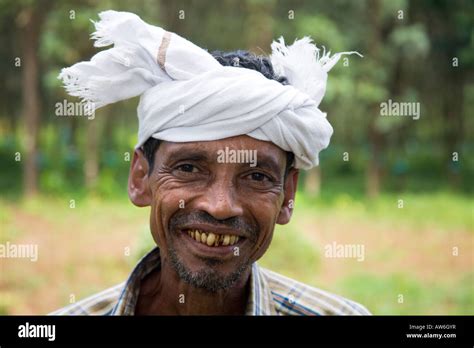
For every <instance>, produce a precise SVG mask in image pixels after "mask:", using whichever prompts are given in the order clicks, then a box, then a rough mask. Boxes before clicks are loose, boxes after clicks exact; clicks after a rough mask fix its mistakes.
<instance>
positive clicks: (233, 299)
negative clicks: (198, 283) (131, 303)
mask: <svg viewBox="0 0 474 348" xmlns="http://www.w3.org/2000/svg"><path fill="white" fill-rule="evenodd" d="M250 270H251V268H249V269H248V270H247V271H246V272H245V273H244V274H243V276H242V277H241V280H239V281H238V282H237V283H236V284H235V285H234V286H232V287H230V288H228V289H224V290H218V291H216V292H211V291H208V290H205V289H201V288H196V287H194V286H192V285H190V284H188V283H186V282H184V281H183V280H182V279H180V278H179V276H178V275H177V273H176V271H175V270H174V269H172V267H171V265H170V264H169V263H168V262H163V263H162V267H161V269H156V270H154V271H152V272H151V273H150V274H149V275H147V276H146V277H145V279H143V280H142V282H141V285H140V293H139V296H138V300H137V305H136V307H135V314H136V315H243V314H245V309H246V306H247V302H248V296H249V292H250V291H249V289H250V286H249V285H250V284H249V279H250Z"/></svg>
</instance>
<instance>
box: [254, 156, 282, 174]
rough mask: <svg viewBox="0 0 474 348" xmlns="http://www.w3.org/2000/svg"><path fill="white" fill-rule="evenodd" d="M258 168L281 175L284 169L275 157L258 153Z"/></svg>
mask: <svg viewBox="0 0 474 348" xmlns="http://www.w3.org/2000/svg"><path fill="white" fill-rule="evenodd" d="M257 167H258V168H266V169H268V170H270V171H273V172H274V173H278V174H281V172H282V168H281V167H280V165H279V164H278V161H277V160H276V159H275V158H274V157H273V156H268V155H265V154H261V153H260V152H257Z"/></svg>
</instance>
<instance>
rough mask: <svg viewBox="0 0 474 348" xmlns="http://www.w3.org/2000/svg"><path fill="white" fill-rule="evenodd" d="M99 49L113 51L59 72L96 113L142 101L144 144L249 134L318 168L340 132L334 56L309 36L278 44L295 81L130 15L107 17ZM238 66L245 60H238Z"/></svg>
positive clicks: (278, 56)
mask: <svg viewBox="0 0 474 348" xmlns="http://www.w3.org/2000/svg"><path fill="white" fill-rule="evenodd" d="M99 17H100V19H101V20H100V21H99V22H96V23H95V27H96V32H95V33H94V34H93V35H92V38H93V39H95V40H96V41H95V44H94V45H95V46H96V47H103V46H109V45H111V44H113V45H114V47H113V48H110V49H107V50H105V51H101V52H99V53H97V54H96V55H95V56H94V57H92V59H91V60H90V61H89V62H80V63H77V64H75V65H73V66H71V67H69V68H65V69H63V70H62V71H61V74H60V75H59V78H60V79H62V81H63V83H64V86H65V88H66V90H67V92H68V93H69V94H70V95H73V96H77V97H80V98H81V99H82V101H83V102H88V103H92V104H93V105H94V107H95V108H100V107H102V106H104V105H107V104H111V103H115V102H117V101H120V100H124V99H129V98H132V97H135V96H138V95H140V96H141V97H140V103H139V105H138V122H139V124H138V143H137V145H136V148H138V147H140V146H142V145H143V144H144V143H145V141H146V140H147V139H148V138H150V137H153V138H156V139H162V140H166V141H172V142H190V141H208V140H218V139H224V138H228V137H232V136H237V135H243V134H246V135H248V136H250V137H252V138H255V139H259V140H264V141H270V142H272V143H274V144H275V145H277V146H279V147H280V148H281V149H283V150H285V151H291V152H293V153H294V154H295V167H296V168H302V169H309V168H311V167H313V166H315V165H318V154H319V152H320V151H321V150H323V149H325V148H326V147H327V146H328V145H329V139H330V137H331V135H332V132H333V129H332V127H331V125H330V124H329V122H328V121H327V119H326V114H325V113H323V112H321V111H320V110H319V109H318V106H319V103H320V102H321V99H322V98H323V96H324V93H325V90H326V80H327V72H328V71H329V70H330V69H331V68H332V67H333V66H334V65H335V64H336V63H337V61H338V60H339V58H340V57H341V55H342V54H352V53H357V52H342V53H337V54H335V55H333V56H332V57H330V53H329V52H328V53H325V52H323V54H322V56H320V54H319V49H318V48H317V47H316V46H315V45H314V44H313V43H312V42H311V39H309V38H307V37H305V38H303V39H301V40H297V41H295V43H294V44H293V45H291V46H285V43H284V41H283V39H282V38H280V40H279V42H273V44H272V54H271V56H270V59H271V62H272V65H273V67H274V70H275V72H276V73H277V74H278V75H279V76H284V77H286V78H287V80H288V82H289V84H290V85H286V86H284V85H282V84H281V83H279V82H277V81H274V80H270V79H268V78H266V77H264V76H263V75H262V74H261V73H260V72H257V71H255V70H251V69H243V68H239V67H238V66H230V67H224V66H222V65H221V64H220V63H219V62H218V61H217V60H216V59H215V58H214V57H213V56H212V55H211V54H209V53H208V52H207V51H205V50H203V49H201V48H200V47H198V46H196V45H194V44H193V43H191V42H189V41H187V40H186V39H184V38H182V37H180V36H179V35H177V34H174V33H170V32H167V31H165V30H164V29H162V28H159V27H156V26H152V25H149V24H147V23H145V22H144V21H142V20H141V19H140V18H139V17H138V16H137V15H135V14H133V13H128V12H116V11H105V12H102V13H100V14H99ZM236 63H237V64H238V62H236Z"/></svg>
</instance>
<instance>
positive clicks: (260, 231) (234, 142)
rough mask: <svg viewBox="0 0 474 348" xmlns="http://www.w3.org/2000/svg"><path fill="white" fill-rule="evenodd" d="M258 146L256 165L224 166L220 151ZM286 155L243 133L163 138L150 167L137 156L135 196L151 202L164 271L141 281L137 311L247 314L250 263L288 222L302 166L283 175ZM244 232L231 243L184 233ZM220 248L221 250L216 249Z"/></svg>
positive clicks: (131, 186)
mask: <svg viewBox="0 0 474 348" xmlns="http://www.w3.org/2000/svg"><path fill="white" fill-rule="evenodd" d="M225 147H228V148H229V149H233V150H242V149H244V150H257V166H256V167H251V166H250V165H249V164H248V163H219V161H218V160H217V158H218V155H217V154H218V151H219V150H222V149H224V148H225ZM285 166H286V153H285V152H284V151H283V150H281V149H280V148H279V147H277V146H275V145H274V144H272V143H270V142H264V141H259V140H256V139H253V138H250V137H248V136H245V135H242V136H237V137H233V138H227V139H222V140H217V141H207V142H189V143H172V142H166V141H163V142H162V143H161V144H160V146H159V148H158V150H157V151H156V153H155V163H154V166H153V168H152V170H151V172H150V173H149V169H150V168H149V164H148V162H147V160H146V158H145V157H144V155H143V153H142V152H141V150H137V151H135V153H134V157H133V161H132V164H131V169H130V176H129V183H128V191H129V197H130V199H131V201H132V202H133V203H134V204H135V205H137V206H140V207H144V206H150V207H151V213H150V230H151V233H152V236H153V239H154V240H155V242H156V243H157V245H159V247H160V252H161V261H162V267H161V270H159V271H158V270H157V271H155V272H152V273H151V274H150V275H149V276H147V277H146V278H145V280H144V281H142V284H141V288H140V295H139V300H138V303H137V306H136V314H171V315H174V314H221V315H225V314H243V313H244V312H245V306H246V303H247V298H248V291H249V277H250V273H251V264H252V263H253V262H255V261H257V260H258V259H259V258H261V257H262V255H263V254H264V253H265V252H266V250H267V249H268V247H269V245H270V242H271V240H272V236H273V230H274V227H275V224H277V223H278V224H286V223H288V222H289V221H290V218H291V214H292V209H291V206H292V205H291V204H290V203H291V202H292V201H294V196H295V191H296V186H297V181H298V171H297V170H295V169H291V170H290V171H289V173H288V175H287V177H286V179H284V172H285ZM194 228H198V229H202V230H205V231H209V232H215V233H224V234H233V235H238V236H239V237H240V240H239V242H238V243H237V244H236V245H234V246H232V247H216V248H212V247H207V246H204V245H201V244H199V243H198V242H196V241H194V240H192V238H190V237H189V236H188V235H187V234H186V233H185V231H187V230H188V229H194ZM216 249H220V251H216Z"/></svg>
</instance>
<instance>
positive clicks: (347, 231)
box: [0, 193, 474, 314]
mask: <svg viewBox="0 0 474 348" xmlns="http://www.w3.org/2000/svg"><path fill="white" fill-rule="evenodd" d="M400 197H401V198H400ZM71 199H75V208H71V207H70V200H71ZM398 199H403V200H404V207H403V208H402V209H399V208H398V207H397V203H398V201H397V200H398ZM472 209H473V205H472V200H470V199H468V198H467V197H465V196H462V195H458V194H450V193H434V194H416V195H415V194H403V196H400V195H395V194H391V195H382V196H381V197H380V198H378V199H376V200H367V199H356V198H354V197H353V196H349V195H345V194H333V195H330V197H328V196H327V193H326V194H324V193H323V195H322V196H321V197H319V198H316V199H315V198H311V197H308V196H305V195H303V194H301V193H299V194H298V196H297V200H296V207H295V212H294V218H293V219H292V222H291V223H290V224H288V225H285V226H277V228H276V230H275V233H274V237H273V241H272V244H271V246H270V248H269V250H268V251H267V253H266V254H265V255H264V257H263V258H262V259H261V260H260V261H259V263H260V264H261V265H262V266H264V267H267V268H270V269H272V270H274V271H277V272H279V273H282V274H285V275H287V276H289V277H292V278H295V279H297V280H300V281H303V282H305V283H307V284H310V285H313V286H316V287H320V288H323V289H325V290H329V291H332V292H335V293H338V294H341V295H343V296H346V297H348V298H351V299H353V300H355V301H358V302H360V303H362V304H364V305H366V306H367V307H368V308H369V309H370V310H371V311H372V312H373V313H376V314H474V295H473V294H474V273H473V269H474V267H473V266H474V265H473V252H474V251H473V245H474V243H473V242H474V236H473V210H472ZM148 214H149V211H148V209H138V208H134V207H133V206H132V205H131V204H130V203H129V202H128V199H127V197H126V196H125V195H123V196H120V197H117V198H116V199H114V200H104V199H101V198H97V197H96V198H93V197H92V198H91V197H86V196H77V197H67V196H55V197H49V196H39V197H38V198H37V199H34V200H28V201H21V200H18V201H7V200H6V199H0V224H1V225H0V232H1V233H0V242H1V243H5V242H6V241H10V242H12V243H37V244H38V245H39V250H40V258H39V260H38V262H37V263H35V264H32V263H31V262H28V261H26V260H12V259H0V266H1V272H0V313H1V314H42V313H48V312H50V311H52V310H54V309H57V308H59V307H61V306H64V305H66V304H68V301H69V298H70V296H71V295H74V296H75V297H76V299H80V298H83V297H85V296H87V295H90V294H92V293H94V292H96V291H99V290H102V289H104V288H106V287H109V286H112V285H114V284H116V283H118V282H120V281H123V280H125V278H126V277H127V275H128V274H129V272H130V271H131V269H132V267H133V265H134V264H135V263H136V261H137V260H138V258H139V257H141V256H142V255H143V254H144V253H145V252H146V251H148V250H149V249H150V248H151V247H153V245H154V244H153V241H152V239H151V236H150V234H149V230H148ZM334 241H336V242H338V243H361V244H363V245H365V250H366V255H365V256H366V257H365V260H364V261H363V262H357V261H356V260H354V259H348V258H346V259H330V258H326V257H325V255H324V246H325V245H327V244H330V243H332V242H334ZM453 246H456V247H457V248H458V249H459V255H457V256H453V254H452V247H453ZM125 248H128V249H129V250H130V254H128V255H126V254H125V253H124V249H125ZM400 295H403V303H399V296H400ZM38 299H41V300H40V301H38Z"/></svg>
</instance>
